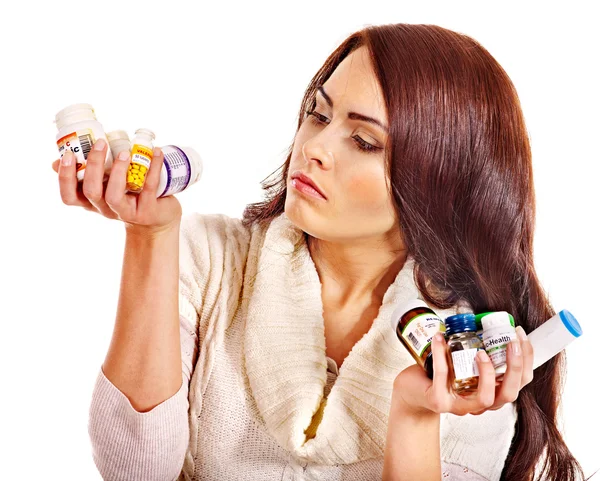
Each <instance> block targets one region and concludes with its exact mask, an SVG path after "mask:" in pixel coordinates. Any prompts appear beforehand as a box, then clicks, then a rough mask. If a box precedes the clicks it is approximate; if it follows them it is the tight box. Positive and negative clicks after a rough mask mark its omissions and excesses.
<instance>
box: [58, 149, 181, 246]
mask: <svg viewBox="0 0 600 481" xmlns="http://www.w3.org/2000/svg"><path fill="white" fill-rule="evenodd" d="M107 148H108V145H107V142H106V141H105V140H104V139H98V141H96V143H95V144H94V147H93V148H92V150H91V151H90V152H89V154H88V157H87V164H86V167H85V176H84V178H83V182H78V181H77V175H76V172H75V165H76V162H75V155H74V154H73V153H72V152H71V151H67V152H66V153H65V154H64V155H63V157H62V161H61V159H58V160H56V161H54V162H53V164H52V168H53V169H54V171H55V172H57V173H58V183H59V187H60V196H61V198H62V201H63V202H64V203H65V204H66V205H73V206H79V207H83V208H84V209H85V210H89V211H91V212H97V213H98V214H101V215H103V216H104V217H107V218H109V219H118V220H121V221H123V222H124V223H125V227H126V230H127V232H131V233H135V234H143V235H149V236H151V237H152V236H155V235H157V234H160V233H161V232H163V231H166V230H169V229H171V228H177V229H178V228H179V221H180V220H181V215H182V209H181V204H180V203H179V201H178V200H177V199H176V198H175V197H174V196H172V195H170V196H167V197H161V198H158V199H157V198H156V191H157V189H158V183H159V180H160V170H161V168H162V164H163V161H164V154H163V153H162V151H161V150H160V149H159V148H158V147H156V148H154V151H153V154H154V157H153V158H152V161H151V163H150V168H149V169H148V174H147V175H146V181H145V183H144V188H143V190H142V192H141V193H140V194H127V193H126V183H127V182H126V180H127V169H128V167H129V163H130V155H129V153H128V152H124V154H126V157H125V159H122V157H120V156H119V157H118V158H116V159H114V161H113V165H112V168H111V171H110V176H109V178H108V180H107V181H103V179H104V160H105V158H106V151H107ZM69 160H70V161H71V162H70V165H66V163H67V162H68V161H69ZM65 161H67V162H65Z"/></svg>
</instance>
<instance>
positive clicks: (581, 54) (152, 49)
mask: <svg viewBox="0 0 600 481" xmlns="http://www.w3.org/2000/svg"><path fill="white" fill-rule="evenodd" d="M0 9H1V11H0V42H1V43H0V45H1V47H0V54H1V63H0V65H1V69H2V71H1V72H2V74H1V77H0V85H1V87H0V112H1V120H0V135H2V145H3V146H4V147H3V148H4V156H3V159H2V161H3V162H2V164H3V172H2V173H3V179H2V189H1V193H0V195H1V209H2V211H1V212H2V223H1V224H0V225H1V227H0V229H1V239H2V240H1V242H2V248H1V249H0V256H1V262H2V263H1V272H2V277H1V281H0V282H1V283H2V286H1V287H2V289H1V291H0V292H1V293H0V296H1V300H2V302H1V304H0V316H1V321H2V324H1V325H2V330H1V331H0V341H1V349H0V356H1V359H0V361H1V362H0V366H1V369H2V372H1V374H2V377H1V379H2V381H1V383H2V384H1V386H2V387H1V390H2V393H1V394H2V395H1V396H0V402H1V403H2V406H1V409H0V415H1V416H2V419H1V420H0V422H1V424H0V426H1V427H0V436H1V443H2V445H3V448H2V451H3V452H2V458H3V459H2V461H1V462H0V478H2V479H7V477H8V473H11V474H13V475H16V474H19V475H20V476H19V477H20V478H24V479H38V478H42V477H43V478H46V479H61V480H71V479H73V480H75V479H77V480H81V479H86V480H93V479H100V476H99V474H98V473H97V471H96V468H95V466H94V464H93V461H92V457H91V448H90V444H89V439H88V433H87V419H88V407H89V402H90V398H91V393H92V389H93V385H94V382H95V380H96V375H97V373H98V369H99V368H100V365H101V363H102V362H103V360H104V356H105V354H106V351H107V349H108V345H109V341H110V337H111V334H112V328H113V322H114V316H115V312H116V306H117V296H118V289H119V281H120V275H121V261H122V254H123V242H124V231H123V226H122V224H120V223H119V222H118V221H111V220H107V219H105V218H103V217H101V216H99V215H96V214H93V213H89V212H86V211H84V210H83V209H79V208H75V207H67V206H65V205H63V204H62V203H61V200H60V196H59V192H58V182H57V176H56V174H55V173H54V172H53V171H52V169H51V167H50V165H51V162H52V161H53V160H54V159H56V157H57V151H56V145H55V135H56V130H55V126H54V124H53V120H54V115H55V113H56V112H57V111H58V110H60V109H62V108H63V107H65V106H67V105H69V104H72V103H77V102H88V103H91V104H92V105H93V106H94V108H95V109H96V113H97V115H98V117H99V120H100V121H101V122H102V123H103V125H104V127H105V129H106V130H114V129H125V130H127V131H128V132H130V134H132V133H133V131H134V130H135V129H137V128H139V127H142V126H143V127H148V128H151V129H153V130H154V131H155V132H156V133H157V140H156V145H165V144H170V143H173V144H179V145H190V146H192V147H194V148H195V149H196V150H197V151H198V152H199V153H200V154H201V156H202V158H203V159H204V165H205V171H204V175H203V178H202V179H201V181H200V182H199V183H198V184H196V185H195V186H193V187H192V188H190V189H189V190H188V191H187V192H184V193H182V194H180V195H178V198H179V199H180V201H181V203H182V205H183V209H184V215H186V214H188V213H191V212H194V211H199V212H204V213H209V212H210V213H212V212H221V213H225V214H228V215H231V216H236V217H239V216H241V213H242V211H243V208H244V206H245V205H246V204H247V203H250V202H254V201H257V200H259V199H260V198H261V189H260V181H261V180H262V179H263V178H265V177H266V176H267V175H269V174H270V173H271V172H272V171H274V170H275V169H276V168H277V167H279V165H280V164H281V163H282V162H283V160H284V152H285V151H286V149H287V147H288V145H289V144H290V142H291V141H292V139H293V136H294V132H295V127H296V123H297V114H298V111H299V106H300V100H301V98H302V95H303V93H304V90H305V88H306V86H307V84H308V82H309V80H310V79H311V77H312V76H313V75H314V73H315V72H316V71H317V69H318V68H319V67H320V66H321V64H322V63H323V61H324V60H325V59H326V57H327V56H328V55H329V54H330V53H331V51H333V50H334V49H335V47H336V46H337V45H338V44H339V43H340V42H341V41H342V40H343V39H344V38H345V37H346V36H347V35H349V34H350V33H352V32H353V31H354V30H357V29H359V28H361V27H363V26H367V25H369V24H383V23H398V22H404V23H432V24H438V25H440V26H442V27H446V28H450V29H454V30H457V31H459V32H462V33H465V34H467V35H470V36H472V37H474V38H475V39H477V40H478V41H480V42H481V43H482V44H483V46H484V47H486V48H487V49H488V50H489V51H490V52H491V53H492V55H493V56H494V57H495V58H496V59H497V60H498V61H499V62H500V64H501V65H502V66H503V67H504V68H505V70H506V71H507V72H508V74H509V75H510V77H511V78H512V80H513V82H514V83H515V85H516V87H517V91H518V93H519V95H520V98H521V101H522V106H523V110H524V113H525V117H526V121H527V125H528V130H529V133H530V136H531V141H532V148H533V162H534V170H535V185H536V195H537V209H538V218H537V230H536V239H535V249H536V251H535V256H536V257H535V261H536V266H537V270H538V274H539V277H540V279H541V282H542V284H543V285H544V287H545V288H546V289H547V290H548V292H549V294H550V298H551V301H552V302H553V305H554V307H555V309H557V310H560V309H565V308H566V309H569V310H571V311H572V312H573V313H574V314H575V316H576V317H578V319H579V320H580V321H581V324H582V326H583V329H584V331H585V334H584V336H583V337H582V338H581V339H579V340H577V341H576V342H575V343H574V344H572V345H571V346H570V347H569V348H568V349H567V353H568V372H569V375H568V380H567V383H566V389H565V395H564V432H565V437H566V441H567V444H568V446H569V448H570V449H571V450H572V452H573V453H574V454H575V456H576V457H577V458H578V459H579V460H580V462H581V463H582V465H583V467H584V469H585V472H586V474H587V475H588V476H589V475H591V474H592V473H593V472H594V471H595V470H596V469H598V468H600V457H599V456H598V454H600V453H599V448H598V446H599V445H600V442H599V441H598V438H599V435H598V433H599V432H600V415H599V414H598V394H599V389H598V382H599V375H598V354H597V353H598V349H597V343H596V342H595V341H594V339H595V337H596V336H597V334H596V328H597V323H598V316H597V313H596V309H597V306H596V305H595V303H596V302H597V300H598V295H599V294H598V287H599V283H598V276H597V273H598V271H599V268H600V263H599V258H598V253H597V252H598V251H597V245H598V239H597V237H594V236H595V235H597V233H598V223H599V222H598V220H599V216H598V207H599V202H598V198H597V194H596V192H597V182H598V180H597V179H598V177H599V175H600V169H599V167H598V163H599V160H600V159H599V154H598V146H597V142H598V138H599V136H598V130H599V127H600V125H599V121H598V111H599V107H600V102H599V94H598V87H599V86H598V77H597V72H598V70H597V68H598V47H599V46H600V42H599V35H598V31H599V29H598V27H597V22H596V20H597V17H596V16H595V15H593V14H592V2H589V3H587V4H586V3H583V2H573V1H571V2H569V3H568V4H567V3H563V4H550V3H548V2H543V3H542V2H539V3H537V4H534V3H533V2H529V4H525V2H518V3H517V2H515V3H510V2H506V1H504V2H495V3H493V4H492V3H485V2H461V3H458V2H452V3H450V2H446V3H432V2H426V1H419V2H400V1H394V2H389V1H386V2H383V1H376V0H369V1H364V2H350V1H338V2H324V1H316V2H314V1H306V0H303V1H302V2H280V3H275V2H273V3H272V4H267V3H264V2H239V3H230V2H229V3H224V4H219V3H218V2H195V3H191V2H190V3H189V4H187V3H184V2H179V1H175V0H170V1H168V2H150V1H145V2H129V3H127V2H115V1H103V2H89V3H88V2H79V1H77V2H76V1H69V2H68V1H59V2H38V3H37V4H36V3H35V2H34V3H32V2H2V7H0ZM594 479H599V480H600V474H599V475H597V476H594Z"/></svg>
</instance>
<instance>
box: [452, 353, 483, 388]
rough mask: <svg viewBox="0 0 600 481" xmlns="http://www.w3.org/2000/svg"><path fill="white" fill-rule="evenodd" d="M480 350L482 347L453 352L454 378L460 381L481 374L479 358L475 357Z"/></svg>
mask: <svg viewBox="0 0 600 481" xmlns="http://www.w3.org/2000/svg"><path fill="white" fill-rule="evenodd" d="M479 350H480V349H477V348H473V349H464V350H461V351H454V352H453V353H452V364H453V366H454V379H456V380H457V381H460V380H461V379H468V378H470V377H477V376H479V367H477V360H476V359H475V356H476V355H477V351H479Z"/></svg>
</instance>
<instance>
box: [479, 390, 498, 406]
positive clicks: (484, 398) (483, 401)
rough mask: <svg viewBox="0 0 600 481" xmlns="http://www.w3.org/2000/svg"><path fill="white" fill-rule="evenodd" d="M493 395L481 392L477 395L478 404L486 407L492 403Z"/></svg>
mask: <svg viewBox="0 0 600 481" xmlns="http://www.w3.org/2000/svg"><path fill="white" fill-rule="evenodd" d="M494 401H495V396H494V395H493V394H487V393H482V394H480V396H479V405H480V406H481V408H482V409H487V408H489V407H491V406H493V405H494Z"/></svg>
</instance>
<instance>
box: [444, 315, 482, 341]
mask: <svg viewBox="0 0 600 481" xmlns="http://www.w3.org/2000/svg"><path fill="white" fill-rule="evenodd" d="M444 324H446V336H451V335H452V334H455V333H457V332H467V331H472V332H475V331H476V330H477V324H475V314H472V313H470V312H467V313H464V314H455V315H454V316H450V317H447V318H446V319H445V321H444Z"/></svg>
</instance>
